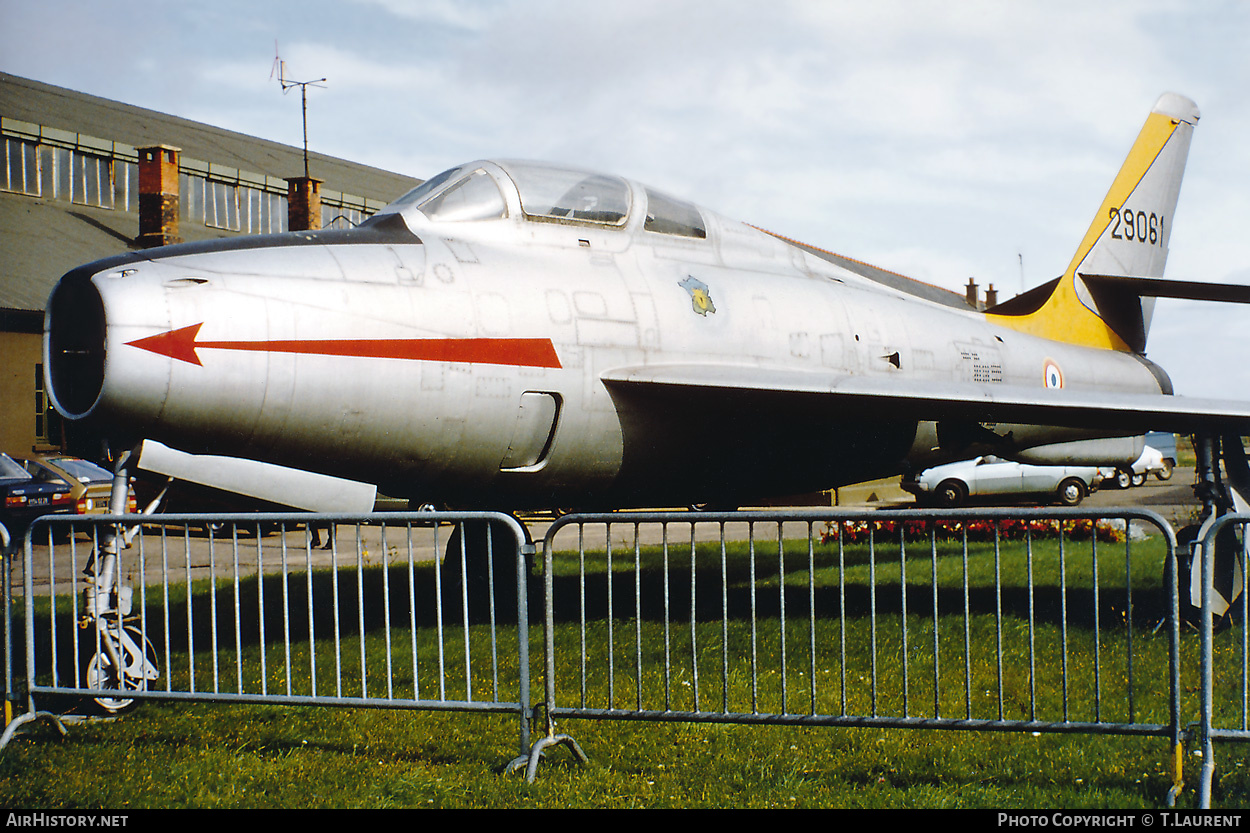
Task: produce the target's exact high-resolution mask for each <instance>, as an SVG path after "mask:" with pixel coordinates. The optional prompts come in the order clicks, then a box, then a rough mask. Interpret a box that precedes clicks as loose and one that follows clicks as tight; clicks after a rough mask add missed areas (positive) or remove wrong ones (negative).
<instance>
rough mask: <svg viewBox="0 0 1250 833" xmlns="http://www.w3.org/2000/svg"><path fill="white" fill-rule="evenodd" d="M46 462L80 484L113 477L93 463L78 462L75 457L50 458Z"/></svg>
mask: <svg viewBox="0 0 1250 833" xmlns="http://www.w3.org/2000/svg"><path fill="white" fill-rule="evenodd" d="M48 462H49V463H52V464H53V465H55V466H59V467H60V468H62V469H64V470H65V471H67V472H69V475H70V476H71V477H73V478H75V479H76V480H78V481H79V482H81V483H91V482H93V481H98V480H112V479H113V475H112V474H111V473H110V472H108V471H107V470H105V469H102V468H100V467H99V466H97V465H96V464H95V463H90V462H88V461H86V460H79V459H77V458H75V457H50V458H48Z"/></svg>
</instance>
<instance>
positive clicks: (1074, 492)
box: [1056, 477, 1085, 506]
mask: <svg viewBox="0 0 1250 833" xmlns="http://www.w3.org/2000/svg"><path fill="white" fill-rule="evenodd" d="M1056 495H1057V496H1058V498H1059V502H1060V503H1062V504H1063V505H1064V506H1076V505H1077V504H1079V503H1080V502H1081V501H1083V500H1085V484H1084V483H1082V482H1081V481H1080V480H1077V479H1076V478H1075V477H1069V478H1068V479H1067V480H1065V481H1063V482H1062V483H1060V484H1059V491H1058V492H1056Z"/></svg>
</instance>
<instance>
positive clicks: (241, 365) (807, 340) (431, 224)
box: [47, 163, 1170, 508]
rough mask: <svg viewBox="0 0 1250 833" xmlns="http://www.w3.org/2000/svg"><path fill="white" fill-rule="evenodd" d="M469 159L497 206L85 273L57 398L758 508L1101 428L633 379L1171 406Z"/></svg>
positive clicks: (1075, 356)
mask: <svg viewBox="0 0 1250 833" xmlns="http://www.w3.org/2000/svg"><path fill="white" fill-rule="evenodd" d="M463 170H465V171H470V170H473V171H475V173H476V171H482V172H484V174H485V175H486V176H489V177H490V178H491V179H492V180H493V181H494V182H495V184H496V185H497V187H498V188H499V192H500V194H501V195H502V198H503V199H504V201H505V202H506V210H504V211H503V212H502V216H497V217H491V218H487V219H476V218H474V219H468V220H461V219H452V220H446V221H439V220H438V219H431V218H429V217H426V216H425V215H424V214H423V213H422V212H421V211H419V210H417V209H416V208H414V207H406V208H399V209H396V210H394V211H392V212H390V213H386V214H382V215H378V216H377V217H375V218H374V219H373V220H371V221H370V222H369V223H367V224H366V225H364V226H362V227H360V228H358V229H354V230H350V231H346V232H337V231H329V232H315V233H308V232H297V233H292V234H289V235H280V236H272V237H266V238H247V239H240V240H233V241H223V242H222V243H220V244H218V245H214V244H201V245H188V246H174V247H166V248H162V249H155V250H150V251H147V252H142V253H136V254H134V255H128V256H123V257H120V258H113V259H110V260H106V261H100V262H98V263H95V264H90V265H88V266H84V267H82V268H80V269H78V270H75V271H74V272H71V273H69V274H68V275H66V277H65V278H63V279H62V281H61V283H60V284H59V285H58V287H57V289H56V290H55V291H54V294H53V297H52V299H51V301H50V304H49V313H48V324H47V330H48V334H47V346H48V358H47V366H48V368H49V381H50V388H51V390H52V393H53V396H54V398H55V400H56V403H57V406H58V408H60V409H61V410H62V411H63V412H64V413H66V414H67V415H69V416H71V417H90V418H92V419H95V420H98V421H100V422H102V423H103V424H105V425H107V426H108V427H109V431H110V432H111V433H110V436H111V437H113V438H115V439H116V440H117V441H120V442H125V441H129V440H130V439H132V438H142V437H148V438H154V439H159V440H161V441H162V442H165V443H167V444H169V445H171V446H174V447H177V448H181V449H184V450H188V451H207V452H211V453H214V454H225V455H233V456H240V457H249V458H254V459H260V460H265V461H269V462H274V463H279V464H282V465H287V466H294V467H297V468H305V469H310V470H315V471H319V472H324V473H328V474H334V475H338V476H342V477H348V478H353V479H359V480H364V481H368V482H372V483H377V484H378V485H379V487H380V488H381V489H382V491H384V492H386V493H388V494H394V495H405V496H410V497H413V498H415V499H418V500H422V501H427V500H428V501H431V502H436V503H446V504H449V505H453V506H470V505H472V506H492V507H506V508H522V507H527V506H588V505H592V506H623V505H652V506H654V505H672V504H674V503H677V504H682V505H684V504H688V503H694V502H727V503H738V502H741V501H744V500H749V499H751V498H757V497H763V496H768V495H778V494H792V493H797V492H802V491H807V490H812V489H819V488H830V487H834V486H837V485H842V484H846V483H851V482H858V481H861V480H864V479H868V478H873V477H883V476H887V475H890V474H893V473H897V472H899V471H902V470H903V469H904V468H905V467H907V466H909V465H913V466H925V465H931V464H933V463H936V462H945V461H949V460H952V459H960V458H961V457H964V456H969V455H970V450H972V449H975V448H976V447H978V443H980V444H984V442H985V441H987V438H990V439H992V438H994V437H997V438H998V439H997V440H995V442H1000V443H1006V444H1008V445H1011V446H1013V447H1028V446H1030V445H1040V444H1045V443H1051V442H1058V441H1061V440H1067V439H1074V438H1078V437H1084V436H1094V435H1096V433H1097V432H1093V433H1091V432H1089V431H1080V430H1074V429H1060V428H1045V427H1035V426H1027V425H1022V424H1018V425H1011V426H1005V425H998V424H988V425H982V424H978V423H974V422H965V423H960V424H954V423H951V424H947V425H944V426H940V425H939V424H938V423H937V422H935V421H926V420H922V419H917V418H914V416H908V415H906V414H902V415H898V414H894V413H891V412H889V411H883V410H881V409H877V410H872V409H864V408H849V409H845V410H843V409H840V407H839V406H837V405H832V404H828V403H824V402H823V401H822V402H815V401H813V403H812V406H811V407H808V406H807V405H806V404H805V402H804V400H802V399H801V397H800V398H799V400H798V403H797V405H796V401H795V400H794V399H786V400H778V399H775V398H774V397H771V396H770V395H769V394H768V392H766V391H761V392H759V393H758V394H755V395H752V394H749V393H748V394H742V393H741V392H739V393H737V394H735V395H734V396H727V395H725V394H724V393H723V392H722V391H719V390H718V389H716V388H715V387H714V386H713V387H709V388H706V389H702V390H699V391H686V392H683V393H681V394H680V395H673V394H672V392H668V391H661V390H656V389H652V388H646V387H642V388H640V387H638V386H632V387H631V386H628V385H614V384H612V383H611V381H610V378H611V375H612V373H613V372H614V371H617V370H619V369H621V368H642V367H648V368H655V367H663V366H666V365H683V366H684V365H698V366H701V367H704V368H712V369H715V368H722V367H723V368H733V369H741V368H750V369H752V371H753V372H758V373H760V374H763V375H768V374H770V373H774V372H775V373H777V374H787V373H793V372H796V371H801V372H805V373H809V372H810V373H819V374H823V375H824V376H825V377H827V378H830V379H846V380H856V379H860V380H871V381H872V382H873V383H874V384H875V385H878V386H880V385H897V386H900V387H906V386H908V385H914V384H917V383H919V384H942V383H959V384H962V385H966V384H973V385H984V386H995V385H1002V384H1007V385H1015V386H1020V387H1026V388H1027V387H1036V388H1046V387H1057V386H1061V387H1062V388H1064V389H1069V390H1098V391H1114V392H1125V393H1145V394H1158V393H1160V392H1163V393H1170V390H1168V389H1167V387H1168V385H1167V381H1166V376H1164V375H1163V374H1162V372H1161V371H1159V370H1158V368H1156V367H1154V366H1153V365H1151V364H1150V363H1149V362H1147V361H1146V360H1145V359H1143V358H1141V357H1140V356H1137V355H1134V354H1132V353H1126V352H1115V351H1107V350H1098V349H1092V348H1088V347H1080V346H1074V345H1070V344H1064V343H1061V342H1056V341H1050V340H1048V339H1043V338H1038V337H1035V336H1031V335H1027V334H1025V333H1021V332H1017V331H1014V330H1012V329H1008V328H1005V327H1003V326H1000V325H999V324H997V323H995V322H993V321H992V320H989V319H987V317H986V316H985V315H983V314H981V313H979V312H976V311H974V310H972V309H970V308H964V309H959V308H957V306H955V305H952V304H943V303H937V302H935V301H931V300H926V299H924V298H921V297H917V296H916V295H914V294H909V293H907V292H904V291H901V290H898V289H893V288H889V287H886V286H883V285H882V284H880V283H878V282H876V281H873V280H870V279H869V278H867V277H864V276H863V275H861V274H857V273H856V272H853V271H851V270H849V269H846V268H843V267H842V266H839V265H838V264H837V263H835V262H831V261H829V260H825V259H822V258H820V257H817V256H816V255H814V254H812V253H809V252H807V251H804V250H802V249H800V248H798V247H796V246H794V245H791V244H790V243H788V242H786V241H784V240H781V239H778V238H777V237H774V236H772V235H770V234H767V233H764V232H762V231H759V230H757V229H755V228H752V227H750V226H747V225H744V224H742V223H738V222H734V221H731V220H728V219H725V218H722V217H719V216H717V215H715V214H713V213H711V212H708V211H701V212H699V214H698V216H699V218H700V219H701V220H702V228H701V229H700V230H701V231H702V232H703V233H704V236H703V237H698V236H695V235H692V234H690V233H688V232H687V233H684V234H682V233H679V234H674V233H669V232H668V231H665V230H664V228H663V227H662V226H655V227H654V228H652V229H649V228H647V225H648V224H651V221H650V220H648V219H647V218H648V214H649V212H648V211H647V210H645V206H647V203H648V201H649V200H653V201H654V200H658V199H660V197H658V196H657V195H654V194H653V193H652V192H649V191H648V190H647V189H645V188H643V187H642V186H639V185H637V184H634V183H628V184H627V194H628V200H629V205H630V206H631V208H630V210H629V211H628V213H627V218H626V219H625V220H624V221H622V222H619V223H618V224H616V225H608V224H604V223H599V222H577V221H575V220H573V219H563V220H561V219H553V218H550V217H546V218H541V219H540V218H535V217H534V216H532V214H531V213H529V212H528V211H527V209H526V207H524V206H523V204H522V202H521V201H520V198H519V197H518V194H517V192H516V190H515V188H510V187H509V186H510V179H509V173H508V170H509V169H507V168H501V167H499V166H496V165H492V164H490V163H478V164H477V165H476V166H465V168H464V169H463ZM652 213H653V212H652ZM652 225H654V224H652ZM605 376H606V377H608V380H607V381H605ZM939 435H941V436H939Z"/></svg>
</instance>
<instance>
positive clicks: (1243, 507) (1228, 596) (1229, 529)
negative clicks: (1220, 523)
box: [1176, 434, 1250, 623]
mask: <svg viewBox="0 0 1250 833" xmlns="http://www.w3.org/2000/svg"><path fill="white" fill-rule="evenodd" d="M1194 451H1195V452H1196V454H1197V457H1198V483H1197V484H1196V485H1195V486H1194V490H1195V492H1196V493H1197V496H1198V499H1199V500H1201V501H1202V514H1201V516H1200V518H1199V522H1198V523H1197V524H1195V525H1192V526H1187V527H1185V528H1183V529H1181V530H1180V532H1178V533H1177V536H1176V537H1177V544H1178V551H1177V554H1176V555H1177V592H1178V594H1179V596H1180V606H1181V617H1182V618H1183V619H1185V620H1186V621H1189V622H1193V623H1197V622H1199V621H1200V618H1199V617H1200V613H1201V610H1202V562H1201V560H1200V558H1201V555H1202V553H1201V547H1200V546H1199V545H1200V543H1201V542H1200V534H1199V533H1200V529H1201V528H1202V526H1203V525H1205V524H1206V523H1207V522H1208V521H1209V520H1211V519H1212V518H1217V517H1219V516H1221V515H1225V514H1228V513H1231V512H1245V511H1247V510H1248V509H1250V464H1247V460H1246V453H1245V450H1244V448H1243V447H1242V444H1241V438H1240V437H1238V436H1236V435H1231V434H1230V435H1224V436H1217V435H1214V434H1199V435H1196V436H1195V437H1194ZM1221 459H1222V460H1223V464H1224V465H1223V473H1221V467H1220V462H1221ZM1242 552H1243V549H1242V542H1241V541H1240V540H1239V537H1238V534H1237V528H1236V527H1235V526H1226V527H1224V529H1223V530H1221V531H1220V533H1219V534H1218V535H1217V536H1216V539H1215V556H1214V558H1213V568H1214V569H1213V572H1212V588H1213V594H1212V597H1211V613H1212V615H1213V617H1214V618H1215V619H1216V621H1217V622H1218V621H1220V620H1223V619H1224V618H1225V617H1227V616H1228V614H1229V613H1230V611H1231V610H1232V608H1233V605H1234V604H1235V603H1236V602H1237V601H1238V599H1239V598H1240V597H1241V595H1242V593H1243V591H1244V590H1245V583H1246V565H1245V564H1244V563H1243V559H1242Z"/></svg>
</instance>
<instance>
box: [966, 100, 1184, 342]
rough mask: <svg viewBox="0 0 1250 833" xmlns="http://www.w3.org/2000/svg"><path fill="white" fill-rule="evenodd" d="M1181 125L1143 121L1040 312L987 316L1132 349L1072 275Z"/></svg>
mask: <svg viewBox="0 0 1250 833" xmlns="http://www.w3.org/2000/svg"><path fill="white" fill-rule="evenodd" d="M1179 124H1180V122H1179V121H1178V120H1176V119H1173V118H1171V117H1170V116H1167V115H1164V114H1163V113H1151V114H1150V115H1149V116H1148V117H1147V119H1146V123H1145V125H1143V126H1142V129H1141V132H1140V133H1139V134H1137V141H1135V142H1134V143H1133V147H1132V149H1131V150H1130V151H1129V155H1128V158H1127V159H1126V160H1125V162H1124V165H1123V167H1121V168H1120V172H1119V173H1118V174H1117V175H1116V178H1115V181H1114V182H1112V183H1111V189H1110V190H1109V191H1108V192H1107V196H1106V198H1104V199H1103V202H1102V205H1101V206H1100V207H1099V209H1098V213H1097V214H1096V215H1095V216H1094V221H1093V223H1091V224H1090V226H1089V230H1088V231H1086V232H1085V237H1084V238H1083V239H1082V240H1081V245H1080V246H1078V247H1077V250H1076V254H1075V255H1073V257H1072V262H1071V263H1070V264H1068V268H1067V269H1066V270H1065V271H1064V274H1063V278H1062V279H1061V280H1060V281H1059V283H1058V285H1057V286H1056V287H1055V291H1054V292H1053V293H1052V294H1051V296H1050V298H1049V299H1047V301H1046V303H1045V304H1043V305H1042V307H1041V309H1039V310H1037V311H1036V312H1032V313H1029V314H1027V315H1019V316H1016V315H993V314H990V315H988V316H987V318H989V319H990V320H992V321H993V322H994V323H996V324H1001V325H1002V326H1004V327H1009V328H1011V329H1013V330H1018V331H1020V332H1023V333H1029V334H1031V335H1035V336H1040V337H1042V338H1049V339H1054V340H1057V341H1063V342H1066V343H1069V344H1080V345H1084V346H1087V347H1099V348H1102V349H1106V350H1122V351H1124V350H1129V349H1130V348H1129V346H1128V344H1126V343H1125V342H1124V340H1123V339H1121V338H1120V337H1119V336H1118V335H1116V333H1115V331H1113V330H1112V329H1111V328H1110V327H1108V326H1107V324H1106V323H1105V322H1104V321H1103V320H1102V319H1101V318H1099V317H1098V315H1097V313H1095V312H1094V311H1092V310H1090V309H1089V308H1088V307H1086V306H1085V304H1083V303H1082V302H1081V300H1080V298H1079V297H1078V295H1077V290H1076V272H1077V269H1078V268H1079V267H1080V265H1081V263H1082V262H1083V261H1084V260H1085V258H1086V257H1087V256H1088V255H1089V253H1090V250H1091V249H1093V247H1094V245H1095V244H1096V243H1097V242H1098V240H1099V239H1100V238H1101V237H1102V235H1103V233H1104V232H1105V231H1106V230H1107V226H1109V225H1110V224H1111V213H1110V212H1111V209H1112V208H1119V207H1121V206H1123V205H1124V203H1125V202H1126V201H1127V200H1128V198H1129V197H1130V196H1131V195H1132V193H1133V191H1134V190H1135V189H1136V188H1137V186H1138V185H1139V184H1140V183H1141V181H1142V179H1143V178H1144V177H1145V176H1146V173H1147V172H1148V171H1149V170H1150V167H1151V165H1153V164H1154V162H1155V160H1156V159H1157V158H1158V157H1159V154H1160V153H1161V152H1162V151H1163V148H1164V147H1165V146H1166V145H1167V143H1168V141H1169V140H1170V139H1171V138H1172V135H1173V134H1174V133H1175V132H1176V128H1177V126H1178V125H1179Z"/></svg>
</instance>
